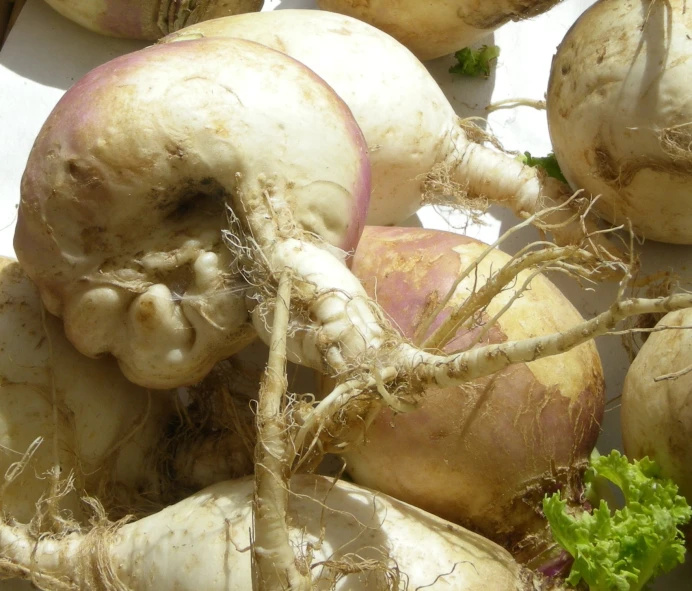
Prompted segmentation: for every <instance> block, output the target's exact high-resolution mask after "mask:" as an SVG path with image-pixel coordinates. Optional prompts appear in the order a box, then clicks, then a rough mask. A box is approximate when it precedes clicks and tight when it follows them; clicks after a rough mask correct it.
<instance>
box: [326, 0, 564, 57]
mask: <svg viewBox="0 0 692 591" xmlns="http://www.w3.org/2000/svg"><path fill="white" fill-rule="evenodd" d="M558 2H559V0H500V1H499V2H483V1H479V0H435V2H421V1H420V0H365V1H362V0H317V4H318V6H319V7H320V8H322V9H324V10H333V11H335V12H340V13H342V14H348V15H350V16H353V17H356V18H359V19H360V20H363V21H365V22H368V23H370V24H371V25H374V26H376V27H377V28H379V29H382V30H383V31H386V32H387V33H389V34H390V35H392V36H393V37H395V38H396V39H398V40H399V41H400V42H401V43H403V44H404V45H405V46H406V47H408V48H409V49H410V50H411V51H412V52H413V53H415V54H416V55H417V56H418V57H419V58H420V59H422V60H429V59H433V58H436V57H440V56H443V55H447V54H448V53H452V52H454V51H456V50H458V49H461V48H463V47H466V46H467V45H471V44H472V43H475V42H476V41H478V40H479V39H482V38H483V37H485V36H487V35H490V33H492V32H493V31H494V30H495V29H497V28H499V27H501V26H502V25H504V24H505V23H508V22H510V21H518V20H522V19H526V18H530V17H532V16H536V15H538V14H541V13H543V12H545V11H547V10H548V9H550V8H552V7H553V6H555V4H557V3H558Z"/></svg>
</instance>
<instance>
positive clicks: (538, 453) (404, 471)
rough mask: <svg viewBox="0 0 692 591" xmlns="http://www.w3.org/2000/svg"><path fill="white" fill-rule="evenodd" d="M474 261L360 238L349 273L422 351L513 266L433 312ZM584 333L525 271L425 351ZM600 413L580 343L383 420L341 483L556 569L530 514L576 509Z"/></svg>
mask: <svg viewBox="0 0 692 591" xmlns="http://www.w3.org/2000/svg"><path fill="white" fill-rule="evenodd" d="M486 248H487V246H486V245H484V244H482V243H480V242H478V241H476V240H473V239H470V238H466V237H464V236H459V235H456V234H451V233H448V232H440V231H436V230H426V229H421V228H374V227H367V228H366V229H365V232H364V233H363V237H362V238H361V241H360V243H359V245H358V248H357V250H356V253H355V256H354V260H353V266H352V270H353V272H354V274H355V275H356V276H357V277H358V278H359V279H360V280H361V281H362V282H363V284H364V286H365V288H366V290H367V292H368V294H369V295H370V296H372V297H373V298H374V299H376V300H377V302H378V303H379V304H380V305H381V306H382V308H383V309H384V310H385V312H386V313H387V314H388V315H389V316H390V317H391V318H392V320H393V323H394V324H395V325H396V326H397V327H398V328H399V330H400V331H401V332H402V334H403V335H404V336H405V337H407V338H409V339H413V340H414V342H417V343H423V344H425V341H426V338H427V337H430V336H431V335H432V334H433V333H434V330H435V329H436V328H437V327H438V326H440V325H441V324H442V319H443V318H445V317H448V316H449V314H450V312H451V311H452V310H454V309H456V308H457V307H459V306H461V305H463V303H464V302H465V301H468V299H469V298H472V297H473V294H474V291H478V292H481V291H482V290H483V289H484V286H487V288H490V287H491V286H492V283H493V282H495V281H497V280H498V278H499V276H500V274H501V272H500V270H501V269H502V268H503V267H504V266H505V265H507V264H511V259H510V257H509V256H508V255H505V254H504V253H502V252H501V251H499V250H494V251H492V252H491V253H490V255H488V256H487V257H485V259H484V260H483V261H482V262H481V263H480V264H479V265H478V267H477V269H476V271H475V272H474V273H473V274H471V275H469V276H467V277H466V278H465V280H464V281H462V282H461V283H460V284H459V285H458V286H457V287H456V289H455V291H454V295H453V296H452V298H451V299H450V300H449V301H448V302H447V303H446V305H445V306H444V309H443V310H442V311H440V309H439V307H441V306H442V304H444V300H445V298H446V296H447V294H448V292H449V291H450V289H453V288H454V281H455V278H456V277H457V276H458V275H459V271H460V270H461V269H465V268H468V267H469V266H470V265H472V264H473V263H474V261H475V260H477V259H479V258H480V255H481V254H482V253H483V252H484V251H485V250H486ZM491 278H492V279H491ZM510 303H511V306H509V307H508V308H507V309H505V308H506V307H507V306H508V304H510ZM582 320H583V319H582V318H581V316H580V315H579V313H578V312H577V311H576V310H575V309H574V307H573V306H572V305H571V304H570V303H569V301H568V300H567V299H566V298H565V297H564V296H563V295H562V294H561V293H560V292H559V291H558V290H557V288H556V287H554V285H553V284H552V283H550V282H549V281H548V280H547V279H546V278H545V277H544V276H542V275H535V273H534V272H531V271H524V272H522V273H520V274H519V275H517V276H516V279H515V283H514V284H512V285H509V286H507V287H505V288H504V289H503V290H502V291H501V292H500V293H497V294H496V295H495V296H494V297H493V298H492V300H490V303H489V304H488V306H487V307H485V308H484V309H483V310H482V311H481V312H480V313H478V312H476V313H474V315H473V316H471V317H469V318H468V319H466V321H464V322H462V319H460V320H459V323H460V324H461V327H460V328H459V329H458V330H456V332H455V334H454V333H453V334H447V335H445V336H444V338H442V339H441V340H438V342H437V345H438V347H440V348H444V350H445V351H447V352H451V351H454V350H457V349H468V347H469V346H473V345H474V343H475V346H478V345H480V344H487V343H501V342H503V341H506V340H510V339H511V340H514V339H516V340H518V339H522V338H527V337H531V336H534V335H536V334H543V333H547V332H551V331H555V330H559V329H560V327H561V326H564V325H565V324H576V323H578V322H580V321H582ZM424 325H427V326H429V327H430V328H429V329H427V330H425V329H423V331H422V333H423V334H421V331H420V330H419V329H421V328H423V326H424ZM329 390H330V388H329V387H327V391H329ZM604 403H605V399H604V382H603V374H602V368H601V362H600V359H599V356H598V352H597V351H596V348H595V346H594V345H593V343H585V344H583V345H581V346H579V347H577V348H575V349H572V350H571V351H569V352H567V353H563V354H561V355H556V356H554V357H549V358H546V359H542V360H539V361H534V362H532V363H528V364H517V365H512V366H511V367H508V368H506V369H504V370H502V371H499V372H497V373H496V374H493V375H492V376H489V377H486V378H482V379H479V380H474V381H472V382H469V383H466V384H463V385H462V386H460V387H456V388H449V389H433V388H431V389H429V390H428V391H426V392H425V395H424V397H423V399H422V400H421V402H420V405H419V406H418V408H417V409H416V410H415V411H413V412H410V413H404V414H396V413H395V412H394V411H392V410H391V409H384V410H383V411H382V412H381V413H380V414H379V415H378V416H377V418H376V419H374V421H372V422H371V423H370V424H369V425H368V428H367V431H366V432H365V433H364V435H363V436H362V438H360V440H359V441H357V442H356V444H355V445H353V446H352V447H351V448H349V449H348V450H347V451H346V453H345V460H346V470H347V471H348V472H349V473H350V475H351V476H352V477H353V479H354V480H355V482H357V483H359V484H362V485H365V486H368V487H370V488H374V489H377V490H380V491H382V492H385V493H387V494H390V495H392V496H394V497H396V498H399V499H401V500H404V501H406V502H408V503H411V504H413V505H416V506H417V507H421V508H423V509H425V510H427V511H430V512H432V513H435V514H436V515H439V516H441V517H443V518H445V519H448V520H450V521H454V522H456V523H460V524H462V525H464V526H465V527H468V528H470V529H472V530H474V531H478V532H480V533H482V534H483V535H484V536H486V537H489V538H491V539H493V540H494V541H495V542H498V543H500V544H502V545H503V546H505V547H506V548H508V549H509V550H510V551H511V552H512V554H513V555H514V556H515V558H517V559H518V560H520V561H522V562H529V563H531V564H532V566H533V567H534V568H542V567H544V568H546V569H554V568H556V562H555V556H553V555H552V554H551V550H552V549H553V548H552V547H553V546H554V542H553V541H552V538H551V536H550V533H549V530H548V529H547V524H546V522H545V520H544V519H543V518H542V514H541V510H540V507H541V501H542V499H543V495H544V494H545V493H546V491H551V490H556V489H557V488H559V489H561V490H562V491H563V495H564V497H565V498H568V499H569V502H570V504H571V505H572V506H580V505H581V503H582V501H583V493H584V491H583V486H582V476H583V472H584V470H585V468H586V465H587V462H588V458H589V454H590V453H591V450H592V449H593V447H594V446H595V444H596V439H597V438H598V435H599V432H600V422H601V420H602V417H603V409H604ZM352 438H353V437H352ZM558 554H559V552H558Z"/></svg>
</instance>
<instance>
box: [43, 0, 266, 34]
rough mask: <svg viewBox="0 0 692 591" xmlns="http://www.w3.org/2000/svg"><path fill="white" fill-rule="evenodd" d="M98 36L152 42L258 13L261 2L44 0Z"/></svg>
mask: <svg viewBox="0 0 692 591" xmlns="http://www.w3.org/2000/svg"><path fill="white" fill-rule="evenodd" d="M45 1H46V2H47V3H48V4H49V5H50V6H51V7H52V8H54V9H55V10H56V11H58V12H59V13H60V14H61V15H63V16H64V17H66V18H68V19H70V20H72V21H74V22H76V23H77V24H79V25H81V26H83V27H86V28H87V29H89V30H91V31H94V32H96V33H101V34H102V35H109V36H112V37H125V38H127V39H142V40H150V41H153V40H155V39H159V38H160V37H163V36H164V35H167V34H169V33H172V32H173V31H177V30H178V29H181V28H182V27H185V26H188V25H192V24H194V23H196V22H199V21H203V20H207V19H211V18H219V17H222V16H228V15H231V14H240V13H243V12H252V11H256V10H260V9H261V8H262V5H263V4H264V0H163V1H161V0H45Z"/></svg>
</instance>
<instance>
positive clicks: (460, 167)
mask: <svg viewBox="0 0 692 591" xmlns="http://www.w3.org/2000/svg"><path fill="white" fill-rule="evenodd" d="M200 36H202V37H218V36H228V37H239V38H242V39H248V40H251V41H256V42H258V43H262V44H263V45H267V46H269V47H272V48H273V49H276V50H278V51H282V52H284V53H286V54H288V55H290V56H291V57H293V58H295V59H297V60H298V61H300V62H301V63H303V64H305V65H306V66H308V67H309V68H310V69H312V70H313V71H314V72H316V73H317V74H318V75H319V76H321V77H322V78H323V79H324V80H326V81H327V83H328V84H329V85H330V86H331V87H332V88H334V90H336V92H337V94H338V95H339V96H340V97H341V98H342V99H343V100H344V101H345V102H346V103H347V104H348V106H349V108H350V109H351V111H352V112H353V114H354V116H355V118H356V120H357V121H358V125H359V126H360V128H361V129H362V130H363V134H364V135H365V138H366V140H367V142H368V146H369V156H370V163H371V168H372V179H373V181H372V194H371V197H370V206H369V209H368V213H367V223H368V224H369V225H383V226H384V225H397V224H400V223H401V222H403V221H404V220H406V219H407V218H408V217H410V216H411V215H413V214H414V213H415V212H416V211H417V210H418V209H419V208H420V207H421V205H422V195H423V193H424V192H425V190H426V181H427V180H428V179H430V177H431V173H432V172H434V171H435V170H436V168H437V167H440V166H443V167H444V169H445V170H446V171H448V173H449V177H450V179H451V180H452V181H453V182H455V183H457V184H458V185H459V187H461V188H463V189H464V190H465V191H466V192H467V193H468V196H469V197H470V198H472V199H477V198H479V197H482V199H481V201H483V202H484V200H485V199H486V198H487V199H488V200H489V201H490V202H493V203H500V204H502V205H505V206H507V207H509V208H511V209H512V210H513V211H514V212H515V213H516V214H517V215H519V216H521V217H526V216H528V215H531V214H534V213H536V212H537V211H538V210H540V209H542V207H544V206H548V205H551V204H554V203H555V202H561V201H562V200H564V199H565V198H566V190H567V189H568V188H567V187H566V186H564V185H563V184H562V183H559V182H558V181H556V180H555V179H551V178H547V179H542V178H541V177H540V176H539V175H538V173H537V171H536V169H534V168H531V167H528V166H524V165H523V164H521V163H520V162H518V161H517V160H515V159H514V158H512V157H510V156H507V155H504V154H500V153H498V152H497V151H494V150H491V149H489V148H487V147H485V146H483V145H482V144H480V143H477V142H476V141H473V139H472V138H471V137H469V136H468V134H467V132H466V131H465V129H464V127H463V125H462V124H461V123H460V121H459V117H458V116H457V114H456V113H455V111H454V108H453V107H452V105H451V104H450V103H449V101H448V100H447V98H446V97H445V95H444V93H443V92H442V90H441V89H440V87H439V86H438V84H437V82H435V80H434V79H433V78H432V76H431V75H430V73H429V72H428V70H427V69H426V68H425V67H424V66H423V64H421V63H420V62H419V61H418V60H417V59H416V58H415V57H414V56H413V55H412V54H411V53H410V52H409V51H408V50H407V49H406V48H405V47H404V46H402V45H401V44H400V43H398V42H397V41H396V40H395V39H393V38H392V37H390V36H389V35H387V34H385V33H383V32H382V31H380V30H378V29H376V28H374V27H372V26H370V25H368V24H366V23H363V22H361V21H358V20H356V19H354V18H351V17H349V16H344V15H340V14H335V13H330V12H324V11H315V10H278V11H272V12H262V13H256V14H243V15H237V16H233V17H227V18H222V19H214V20H211V21H206V22H204V23H199V24H197V25H194V26H190V27H186V28H185V29H183V30H181V31H179V32H177V33H174V34H172V35H170V36H168V37H166V38H164V39H163V40H162V42H170V41H176V40H181V39H183V40H184V39H190V38H197V37H200ZM336 64H338V66H337V65H336ZM439 193H440V195H439V196H438V198H441V197H443V196H444V197H446V198H449V195H447V194H446V193H445V190H441V191H440V192H439ZM551 200H553V202H552V203H551ZM572 213H573V212H572V211H570V210H569V208H567V209H566V211H564V212H562V214H561V215H560V214H553V216H559V217H560V219H561V221H565V220H566V219H567V218H568V217H569V216H570V215H572ZM551 221H552V222H556V221H557V219H556V217H553V218H552V220H551ZM553 236H554V237H555V240H556V241H557V242H559V243H561V244H568V243H575V242H577V243H578V242H579V241H581V240H582V239H583V232H582V229H581V227H580V226H579V225H578V224H574V223H569V224H567V225H565V226H564V227H562V228H556V229H554V230H553ZM594 240H596V241H597V242H598V241H599V240H601V241H602V242H599V245H601V246H605V247H606V249H607V250H608V251H609V252H615V249H614V248H613V246H612V245H610V244H607V241H606V240H603V239H602V238H599V237H595V238H594ZM603 243H606V244H603Z"/></svg>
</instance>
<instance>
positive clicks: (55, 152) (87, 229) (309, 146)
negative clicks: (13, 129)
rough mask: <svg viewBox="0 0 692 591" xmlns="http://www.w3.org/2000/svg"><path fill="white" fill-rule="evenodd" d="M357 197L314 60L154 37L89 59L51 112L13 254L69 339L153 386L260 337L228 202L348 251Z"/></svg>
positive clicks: (346, 123)
mask: <svg viewBox="0 0 692 591" xmlns="http://www.w3.org/2000/svg"><path fill="white" fill-rule="evenodd" d="M276 71H281V73H282V75H279V76H277V75H276V74H275V73H276ZM297 105H301V107H300V109H297V108H296V106H297ZM305 129H309V130H310V129H311V130H313V131H312V132H310V131H307V132H306V131H305ZM317 130H319V131H317ZM325 130H329V132H326V131H325ZM269 148H271V149H269ZM368 194H369V169H368V166H367V158H366V153H365V146H364V142H363V139H362V136H361V134H360V131H359V130H358V127H357V125H356V124H355V122H353V120H352V118H351V116H350V113H349V111H348V109H347V107H346V106H345V105H344V104H343V103H342V102H341V101H340V100H339V99H338V97H336V95H334V93H333V91H332V90H331V89H330V88H329V87H328V86H327V85H326V84H325V83H324V82H322V81H321V80H320V79H318V78H317V77H316V76H315V75H314V74H313V73H312V72H310V71H309V70H308V69H307V68H305V67H303V66H301V65H300V64H298V63H297V62H295V61H294V60H292V59H290V58H288V57H286V56H284V55H282V54H280V53H278V52H275V51H272V50H270V49H267V48H264V47H262V46H260V45H257V44H255V43H249V42H247V41H238V40H229V39H223V40H222V39H216V40H211V39H208V40H198V41H189V42H183V43H179V44H168V45H159V46H154V47H151V48H148V49H145V50H142V51H139V52H136V53H132V54H129V55H126V56H123V57H121V58H118V59H116V60H113V61H111V62H108V63H107V64H105V65H103V66H100V67H99V68H96V69H95V70H94V71H92V72H91V73H90V74H88V75H87V76H85V77H84V78H82V79H81V80H80V81H79V82H78V83H77V84H76V85H75V86H74V87H73V88H71V89H70V90H69V91H68V92H67V93H66V94H65V95H64V96H63V98H62V99H61V101H60V102H59V103H58V105H57V106H56V108H55V109H54V110H53V112H52V114H51V115H50V117H49V118H48V120H47V121H46V123H45V125H44V127H43V129H42V131H41V133H40V134H39V137H38V138H37V140H36V142H35V145H34V147H33V150H32V152H31V156H30V158H29V162H28V164H27V168H26V171H25V174H24V177H23V180H22V201H21V205H20V208H21V213H20V214H19V218H20V219H19V220H18V223H17V230H16V234H15V249H16V251H17V256H18V258H19V260H20V262H21V263H22V265H23V267H24V268H25V269H27V272H28V274H29V275H30V276H31V277H32V279H33V280H34V281H36V283H37V284H38V286H39V289H40V290H41V294H42V296H43V299H44V302H45V304H46V307H47V308H48V310H49V311H50V312H52V313H53V314H57V315H59V316H62V317H63V318H64V320H65V327H66V332H67V334H68V337H69V338H70V340H71V341H72V342H73V343H75V345H76V346H77V348H78V349H79V350H80V351H82V352H83V353H85V354H86V355H89V356H98V355H101V354H103V353H105V352H110V353H112V354H113V355H115V356H116V357H117V358H118V359H119V360H120V362H121V366H122V367H123V370H124V371H125V373H126V375H127V376H128V377H129V378H130V379H132V380H134V381H136V382H138V383H141V384H143V385H146V386H152V387H157V388H161V387H170V386H178V385H181V384H183V385H187V384H192V383H195V382H197V381H199V380H200V379H201V378H202V377H203V376H204V375H205V374H206V373H207V372H208V371H209V370H210V368H211V367H212V366H213V365H214V364H215V363H216V362H217V361H218V360H219V359H223V358H226V357H228V356H230V355H231V354H233V353H234V352H236V351H238V350H239V349H240V348H242V347H243V346H245V345H246V344H247V343H248V342H250V341H251V340H252V339H253V338H254V335H255V333H254V330H253V328H252V325H251V323H250V321H249V317H248V313H247V306H246V300H245V298H246V296H247V295H248V285H247V282H246V281H245V280H244V279H243V278H242V277H241V273H240V272H239V271H238V266H239V263H238V262H237V261H238V253H237V252H236V253H232V252H231V251H230V250H229V249H228V248H227V247H226V246H225V245H224V243H223V232H222V231H223V229H224V228H226V227H227V226H228V222H227V218H226V207H227V205H231V203H230V201H231V199H236V200H237V202H236V203H235V204H233V207H234V209H235V210H237V211H238V212H242V211H243V209H246V210H247V211H248V213H247V215H246V216H245V219H247V218H250V217H251V213H253V212H254V215H257V216H260V217H261V218H262V219H260V220H259V221H258V223H260V224H261V223H264V225H265V226H266V225H267V222H266V221H265V220H264V216H265V215H267V214H266V212H267V211H268V210H271V209H272V208H274V209H276V210H277V212H278V214H279V215H282V216H284V218H286V216H287V215H290V223H291V224H295V226H296V227H299V228H301V229H302V230H304V231H307V232H310V233H311V235H316V236H319V237H320V239H321V240H322V241H326V242H327V243H330V244H332V245H333V247H330V248H331V252H333V253H337V249H343V250H345V251H348V250H350V249H352V248H353V247H354V246H355V243H356V240H357V238H358V236H359V235H360V231H361V228H362V223H363V218H364V215H365V210H366V208H367V200H368ZM251 200H259V201H262V204H261V207H258V206H255V205H250V203H249V202H250V201H251ZM253 208H254V210H253ZM289 209H290V214H288V213H287V212H288V210H289ZM281 231H285V232H288V229H286V228H283V227H282V228H281ZM266 235H267V231H263V232H262V233H260V234H258V235H257V236H256V238H257V240H260V241H261V244H262V247H264V246H265V244H266ZM286 244H287V241H283V242H281V243H280V244H277V245H276V246H277V249H278V248H279V247H283V248H290V245H289V246H288V247H287V246H286ZM293 244H294V245H295V243H293ZM334 247H336V248H334ZM306 248H311V249H313V250H319V252H320V253H323V254H322V255H321V256H323V257H326V258H327V259H328V260H330V261H331V260H334V264H336V265H337V266H343V265H342V264H341V263H340V262H338V261H337V259H336V258H334V256H333V255H332V254H330V253H327V252H326V251H323V250H321V249H320V248H319V247H318V246H316V245H309V246H307V247H306ZM325 248H327V247H325ZM338 252H341V251H338ZM266 254H267V256H269V252H268V251H266ZM318 256H320V255H318ZM308 264H309V265H312V264H313V263H308ZM330 264H331V263H330ZM344 272H346V269H345V267H344Z"/></svg>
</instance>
